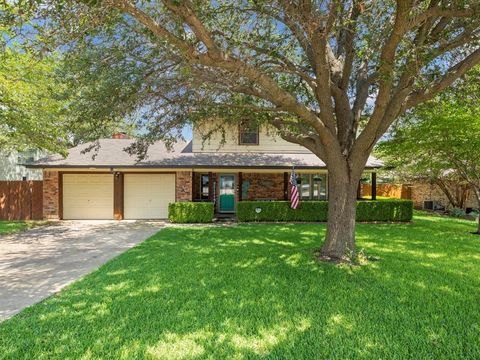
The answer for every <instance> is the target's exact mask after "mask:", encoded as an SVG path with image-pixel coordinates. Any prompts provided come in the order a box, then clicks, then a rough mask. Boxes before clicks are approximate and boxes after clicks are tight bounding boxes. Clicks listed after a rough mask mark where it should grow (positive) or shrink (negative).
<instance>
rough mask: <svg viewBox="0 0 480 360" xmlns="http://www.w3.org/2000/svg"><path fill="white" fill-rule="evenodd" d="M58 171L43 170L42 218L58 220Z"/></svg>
mask: <svg viewBox="0 0 480 360" xmlns="http://www.w3.org/2000/svg"><path fill="white" fill-rule="evenodd" d="M58 185H59V184H58V171H47V170H45V171H44V172H43V218H44V219H48V220H58V219H59V218H60V199H59V196H60V191H59V190H60V189H59V188H58Z"/></svg>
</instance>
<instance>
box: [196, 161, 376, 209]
mask: <svg viewBox="0 0 480 360" xmlns="http://www.w3.org/2000/svg"><path fill="white" fill-rule="evenodd" d="M366 175H367V176H370V180H371V196H369V198H371V199H372V200H376V198H377V194H376V193H377V192H376V187H377V184H376V180H377V176H376V172H373V171H370V172H368V173H366ZM290 176H291V172H290V171H268V172H267V171H261V170H257V171H255V172H253V171H251V170H250V171H238V170H236V171H234V170H231V171H225V172H223V171H201V170H200V171H192V180H191V191H192V201H194V202H202V201H209V202H213V203H214V207H215V213H216V217H218V218H228V217H231V216H232V215H234V214H235V213H236V207H237V206H236V205H237V203H238V202H241V201H285V200H288V199H289V198H290V191H291V185H290ZM297 182H298V188H299V193H300V198H301V201H312V200H328V173H327V172H326V171H325V170H297ZM358 199H362V192H361V186H360V184H359V191H358Z"/></svg>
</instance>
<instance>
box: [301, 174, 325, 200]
mask: <svg viewBox="0 0 480 360" xmlns="http://www.w3.org/2000/svg"><path fill="white" fill-rule="evenodd" d="M299 180H300V184H299V186H300V197H301V199H302V200H327V175H326V174H299Z"/></svg>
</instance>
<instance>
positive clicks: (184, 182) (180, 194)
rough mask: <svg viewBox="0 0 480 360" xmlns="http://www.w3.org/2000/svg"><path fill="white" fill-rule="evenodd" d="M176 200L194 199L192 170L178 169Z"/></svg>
mask: <svg viewBox="0 0 480 360" xmlns="http://www.w3.org/2000/svg"><path fill="white" fill-rule="evenodd" d="M176 201H192V172H191V171H177V181H176Z"/></svg>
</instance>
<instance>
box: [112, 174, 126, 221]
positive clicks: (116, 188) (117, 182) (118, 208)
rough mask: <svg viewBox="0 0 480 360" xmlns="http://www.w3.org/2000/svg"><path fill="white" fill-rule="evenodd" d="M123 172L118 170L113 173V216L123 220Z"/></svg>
mask: <svg viewBox="0 0 480 360" xmlns="http://www.w3.org/2000/svg"><path fill="white" fill-rule="evenodd" d="M123 179H124V177H123V173H121V172H116V173H114V175H113V218H114V219H115V220H123V194H124V192H123V188H124V180H123Z"/></svg>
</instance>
